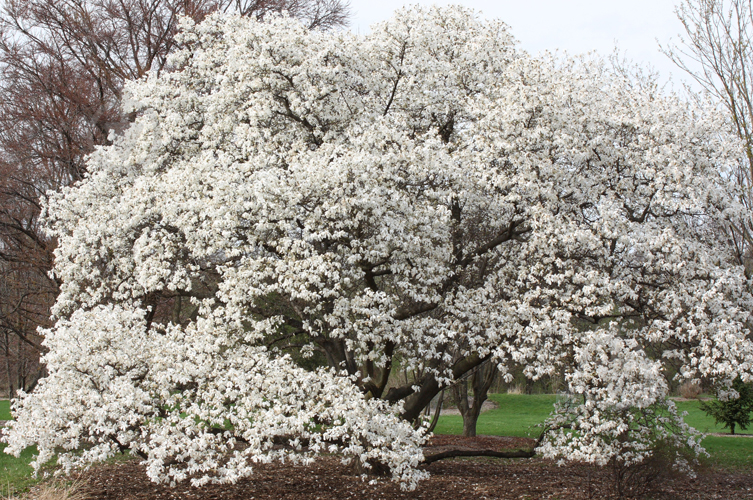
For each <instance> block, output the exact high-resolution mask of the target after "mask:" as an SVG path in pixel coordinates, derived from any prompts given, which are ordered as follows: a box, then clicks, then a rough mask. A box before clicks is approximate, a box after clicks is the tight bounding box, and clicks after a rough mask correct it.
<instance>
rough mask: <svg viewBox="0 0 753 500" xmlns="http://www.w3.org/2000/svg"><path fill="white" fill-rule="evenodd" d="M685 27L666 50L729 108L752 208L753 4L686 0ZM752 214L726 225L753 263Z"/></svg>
mask: <svg viewBox="0 0 753 500" xmlns="http://www.w3.org/2000/svg"><path fill="white" fill-rule="evenodd" d="M676 13H677V17H678V18H679V20H680V21H681V22H682V24H683V27H684V28H685V33H684V34H683V35H681V36H680V43H679V44H678V45H673V46H669V47H667V48H665V49H664V53H665V54H666V55H667V56H668V57H669V58H670V59H671V60H672V61H673V62H674V63H675V64H677V66H678V67H680V68H681V69H682V70H684V71H685V72H686V73H687V74H688V75H690V76H691V77H692V78H693V79H694V80H695V81H696V82H697V83H698V84H699V85H700V86H701V88H702V89H703V91H704V92H706V93H707V94H708V95H710V96H712V97H713V98H714V99H716V100H718V101H719V102H721V103H722V104H723V105H724V106H725V108H726V109H727V112H728V113H729V126H730V128H731V129H732V130H733V131H734V133H735V134H736V135H737V136H738V137H739V138H740V139H741V140H742V142H743V144H744V147H745V153H746V156H745V158H743V159H741V161H740V163H739V164H738V165H737V167H736V168H734V169H732V170H730V171H729V172H728V173H727V175H729V177H730V180H731V181H733V183H734V184H736V186H737V189H738V196H739V197H740V201H741V202H742V203H743V204H744V205H745V207H746V209H747V210H748V213H749V214H751V213H753V3H752V2H751V0H683V1H682V3H680V5H679V6H678V7H677V9H676ZM752 227H753V218H751V217H750V216H749V217H747V218H745V219H742V220H740V221H739V222H738V224H736V225H734V226H727V227H725V228H724V229H725V231H726V233H727V237H728V238H729V239H730V241H732V243H733V245H734V247H735V248H736V255H737V259H738V261H739V262H741V263H744V264H745V266H746V268H747V269H748V273H750V272H751V269H752V266H753V260H752V259H753V254H752V253H751V252H753V247H752V246H751V245H752V244H753V236H752V234H751V228H752Z"/></svg>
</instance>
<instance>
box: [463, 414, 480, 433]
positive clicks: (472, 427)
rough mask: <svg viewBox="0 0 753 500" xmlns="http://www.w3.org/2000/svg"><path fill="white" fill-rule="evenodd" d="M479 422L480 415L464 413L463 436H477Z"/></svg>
mask: <svg viewBox="0 0 753 500" xmlns="http://www.w3.org/2000/svg"><path fill="white" fill-rule="evenodd" d="M477 423H478V415H472V414H470V413H469V414H468V415H463V436H465V437H476V424H477Z"/></svg>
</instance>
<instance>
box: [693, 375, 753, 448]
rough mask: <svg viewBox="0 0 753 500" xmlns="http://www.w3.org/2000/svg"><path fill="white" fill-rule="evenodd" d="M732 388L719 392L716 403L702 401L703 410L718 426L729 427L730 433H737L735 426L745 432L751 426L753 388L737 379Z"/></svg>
mask: <svg viewBox="0 0 753 500" xmlns="http://www.w3.org/2000/svg"><path fill="white" fill-rule="evenodd" d="M731 389H732V391H734V393H736V396H737V397H735V394H734V393H732V391H730V388H726V389H721V390H719V391H717V400H716V401H702V402H701V404H700V406H699V407H700V408H701V410H703V411H704V412H706V414H707V415H709V416H710V417H713V418H714V420H715V421H716V423H717V424H723V425H724V427H729V430H730V433H732V434H734V433H735V426H739V427H740V429H742V430H745V429H747V428H748V426H749V425H750V421H751V413H753V386H751V384H750V383H747V384H746V383H745V382H743V381H742V380H741V379H739V378H736V379H735V380H734V382H733V383H732V387H731Z"/></svg>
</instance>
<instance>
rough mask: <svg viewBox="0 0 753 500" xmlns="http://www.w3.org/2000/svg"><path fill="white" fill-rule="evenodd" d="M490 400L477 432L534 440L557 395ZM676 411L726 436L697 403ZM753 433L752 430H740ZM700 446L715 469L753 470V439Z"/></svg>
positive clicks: (458, 420)
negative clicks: (489, 406) (704, 449)
mask: <svg viewBox="0 0 753 500" xmlns="http://www.w3.org/2000/svg"><path fill="white" fill-rule="evenodd" d="M489 398H490V399H491V400H493V401H494V402H495V403H497V405H498V408H496V409H494V410H489V411H487V412H484V413H482V414H481V416H480V417H479V420H478V426H477V428H476V429H477V433H478V434H489V435H498V436H519V437H532V438H536V437H538V435H539V432H541V429H540V428H538V427H535V426H536V424H539V423H541V422H543V421H544V420H545V419H546V417H547V416H548V415H549V412H550V411H551V409H552V405H553V404H554V403H555V401H556V400H557V396H553V395H549V394H534V395H530V396H527V395H523V394H491V395H490V396H489ZM676 404H677V408H678V409H679V410H680V411H684V412H688V414H687V415H686V416H685V421H686V422H687V423H688V424H689V425H691V426H693V427H695V428H696V429H698V430H699V431H701V432H704V433H726V432H728V431H727V430H726V429H724V428H722V427H721V426H718V425H716V424H715V423H714V419H713V418H711V417H709V416H707V415H706V414H705V413H704V412H702V411H701V410H700V409H699V408H698V401H678V402H677V403H676ZM434 432H435V433H437V434H461V433H462V432H463V419H462V417H460V416H459V415H445V416H442V417H440V419H439V422H438V423H437V428H436V429H435V431H434ZM742 433H743V434H744V433H750V434H753V429H750V428H749V429H748V430H747V431H743V432H742ZM703 446H704V447H705V448H706V451H708V453H709V455H710V458H709V459H708V461H709V462H710V463H711V464H713V465H716V466H719V467H725V468H735V469H737V468H746V467H747V468H750V467H753V437H750V438H745V437H737V438H736V437H726V436H724V437H717V436H707V437H706V439H704V441H703Z"/></svg>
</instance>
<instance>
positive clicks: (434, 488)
mask: <svg viewBox="0 0 753 500" xmlns="http://www.w3.org/2000/svg"><path fill="white" fill-rule="evenodd" d="M529 445H530V440H527V439H524V438H504V437H495V436H480V437H478V438H470V439H469V438H462V437H459V436H435V437H434V438H433V439H432V442H431V443H430V446H429V447H428V448H429V449H427V452H430V450H436V449H437V447H449V446H462V447H466V448H474V447H475V448H478V449H490V448H491V449H496V450H500V449H517V448H520V447H527V446H529ZM425 470H427V471H429V472H430V473H431V478H430V479H429V480H427V481H424V482H422V483H421V484H420V485H419V487H418V489H417V490H416V491H413V492H405V491H401V489H400V486H399V485H398V484H396V483H393V482H391V481H389V480H388V479H387V478H380V480H379V481H377V482H376V483H375V484H370V481H369V480H370V479H373V478H368V479H367V480H363V479H362V478H361V476H360V475H359V474H358V473H356V472H355V471H354V469H353V468H352V467H350V466H345V465H343V464H342V463H341V462H340V460H339V459H338V458H337V457H323V458H321V459H319V460H317V461H316V462H315V463H314V464H313V465H310V466H298V465H291V464H268V465H259V466H258V467H257V468H256V473H255V475H254V476H253V477H251V478H248V479H245V480H242V481H239V482H238V483H237V484H234V485H207V486H204V487H201V488H193V487H191V486H190V485H188V484H179V485H178V486H175V487H173V488H171V487H168V486H165V485H156V484H154V483H151V482H150V481H149V479H148V478H147V477H146V474H145V472H144V468H143V466H141V465H139V463H138V461H136V460H132V461H127V462H121V463H117V464H110V465H103V466H98V467H94V468H92V469H91V470H89V471H86V472H84V473H82V474H81V476H80V479H82V480H83V481H85V482H86V484H87V485H88V486H87V487H88V490H89V494H90V495H89V498H90V499H91V500H141V499H149V500H152V499H154V500H178V499H181V500H183V499H202V500H203V499H206V500H212V499H223V500H252V499H254V500H273V499H274V500H282V499H290V500H293V499H295V500H336V499H337V500H339V499H348V498H353V499H361V498H367V499H372V498H373V499H445V500H455V499H459V500H463V499H469V500H470V499H473V500H483V499H510V500H512V499H516V500H519V499H530V500H534V499H560V500H564V499H568V500H569V499H573V500H581V499H583V500H585V499H606V498H610V496H611V495H613V494H614V480H613V476H612V474H611V471H610V470H609V469H599V468H596V467H592V466H586V465H577V464H574V465H572V464H571V465H567V466H562V467H559V466H557V465H556V464H553V463H551V462H548V461H544V460H541V459H528V460H499V459H488V458H476V459H451V460H443V461H440V462H436V463H433V464H431V465H428V466H425ZM656 486H657V487H658V489H656V490H654V491H653V492H652V493H651V498H653V499H656V500H658V499H665V500H670V499H671V500H711V499H714V500H717V499H720V500H721V499H724V500H733V499H734V500H745V499H753V474H750V473H742V472H738V473H735V472H724V471H705V472H702V473H700V474H699V475H698V477H697V478H688V477H687V476H669V477H663V478H662V480H661V481H660V482H659V484H657V485H656Z"/></svg>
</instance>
